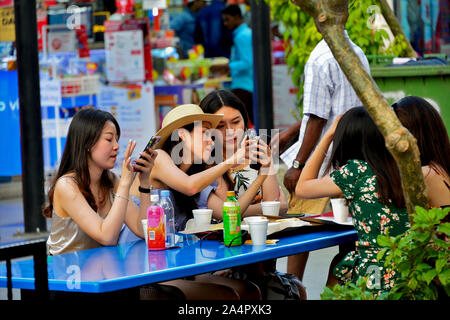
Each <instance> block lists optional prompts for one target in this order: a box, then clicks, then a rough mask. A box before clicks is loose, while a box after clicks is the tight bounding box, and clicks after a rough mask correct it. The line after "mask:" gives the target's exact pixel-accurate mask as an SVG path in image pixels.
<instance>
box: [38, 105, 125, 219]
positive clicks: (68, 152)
mask: <svg viewBox="0 0 450 320" xmlns="http://www.w3.org/2000/svg"><path fill="white" fill-rule="evenodd" d="M107 121H111V122H112V123H113V124H114V126H115V127H116V132H117V135H118V136H119V137H120V127H119V124H118V123H117V120H116V119H115V118H114V117H113V115H112V114H110V113H109V112H106V111H102V110H99V109H95V108H87V109H82V110H80V111H78V112H77V113H76V114H75V116H74V117H73V119H72V121H71V123H70V126H69V131H68V133H67V139H66V145H65V147H64V152H63V154H62V157H61V163H60V165H59V169H58V172H57V174H56V176H54V178H53V180H52V182H51V185H50V189H49V193H48V197H49V204H48V205H46V206H44V208H43V214H44V216H45V217H47V218H51V217H52V211H53V194H54V191H55V185H56V181H57V180H58V179H59V178H60V177H62V176H63V175H65V174H67V173H74V179H75V181H76V183H77V185H78V187H79V189H80V191H81V193H82V194H83V196H84V197H85V199H86V201H87V202H88V204H89V205H90V206H91V208H92V209H93V210H94V211H97V205H96V203H95V198H94V195H93V194H92V191H91V189H90V187H89V185H90V182H91V181H90V180H91V179H90V175H89V166H88V159H89V157H90V150H91V149H92V147H93V146H94V145H95V144H96V143H97V141H98V139H99V138H100V135H101V133H102V130H103V127H104V126H105V123H106V122H107ZM113 186H114V183H113V174H112V173H111V172H110V171H109V170H104V171H103V173H102V176H101V178H100V188H101V190H102V199H103V201H105V200H106V199H107V194H108V193H109V192H110V191H111V189H112V188H113Z"/></svg>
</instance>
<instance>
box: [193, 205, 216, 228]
mask: <svg viewBox="0 0 450 320" xmlns="http://www.w3.org/2000/svg"><path fill="white" fill-rule="evenodd" d="M212 212H213V211H212V209H194V210H192V214H193V215H194V224H195V226H196V227H201V226H205V225H207V226H209V225H210V224H211V218H212Z"/></svg>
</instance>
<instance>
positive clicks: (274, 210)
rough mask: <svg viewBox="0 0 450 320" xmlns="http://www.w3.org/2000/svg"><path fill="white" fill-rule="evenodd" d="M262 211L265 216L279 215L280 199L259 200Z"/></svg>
mask: <svg viewBox="0 0 450 320" xmlns="http://www.w3.org/2000/svg"><path fill="white" fill-rule="evenodd" d="M261 207H262V213H263V215H266V216H278V215H280V201H261Z"/></svg>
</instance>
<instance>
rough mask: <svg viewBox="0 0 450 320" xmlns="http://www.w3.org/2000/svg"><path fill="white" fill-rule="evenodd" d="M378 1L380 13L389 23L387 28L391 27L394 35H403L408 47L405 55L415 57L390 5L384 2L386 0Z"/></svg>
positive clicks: (415, 54)
mask: <svg viewBox="0 0 450 320" xmlns="http://www.w3.org/2000/svg"><path fill="white" fill-rule="evenodd" d="M378 3H379V5H380V7H381V13H382V14H383V16H384V19H386V22H387V24H388V25H389V28H390V29H391V31H392V33H393V34H394V36H395V37H396V36H403V37H404V38H405V41H406V45H407V46H408V48H407V49H406V52H407V54H406V56H407V57H410V58H417V53H416V51H415V50H414V49H413V47H412V46H411V43H410V42H409V41H408V38H407V37H406V35H405V33H404V32H403V29H402V27H401V25H400V23H398V20H397V18H396V17H395V15H394V12H392V10H391V7H390V6H389V4H388V3H387V2H386V0H378Z"/></svg>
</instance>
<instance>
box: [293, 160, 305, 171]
mask: <svg viewBox="0 0 450 320" xmlns="http://www.w3.org/2000/svg"><path fill="white" fill-rule="evenodd" d="M304 167H305V164H304V163H303V164H300V162H298V160H294V161H292V168H294V169H303V168H304Z"/></svg>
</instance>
